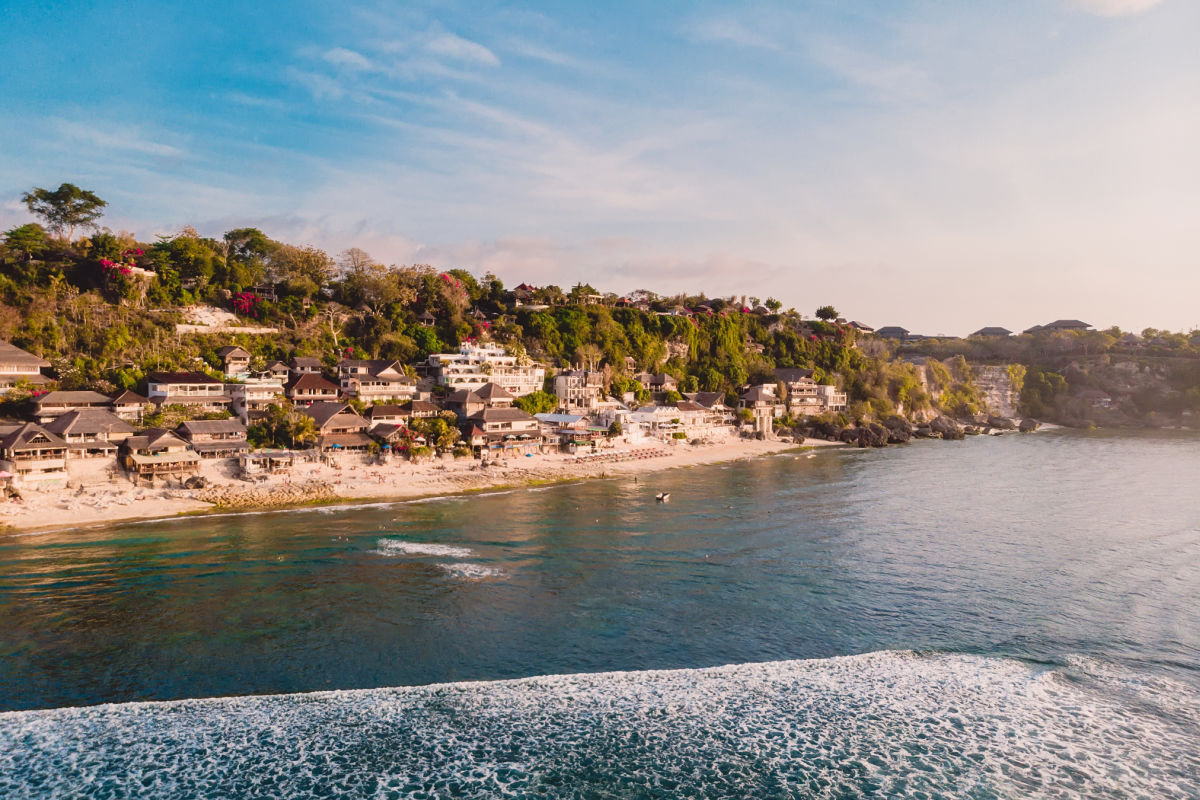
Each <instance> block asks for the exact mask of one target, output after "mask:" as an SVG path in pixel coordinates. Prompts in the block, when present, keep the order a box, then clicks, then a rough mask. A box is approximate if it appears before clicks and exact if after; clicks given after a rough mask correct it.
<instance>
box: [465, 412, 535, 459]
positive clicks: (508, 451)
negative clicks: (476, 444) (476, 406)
mask: <svg viewBox="0 0 1200 800" xmlns="http://www.w3.org/2000/svg"><path fill="white" fill-rule="evenodd" d="M460 427H461V428H462V429H463V430H464V432H466V433H468V434H473V433H474V432H475V431H476V429H477V431H478V433H479V434H482V437H479V436H477V435H471V436H470V438H471V439H472V440H474V439H481V442H482V444H481V447H482V448H486V450H487V451H488V452H489V453H491V454H493V455H521V454H523V453H532V452H536V451H538V450H540V449H541V446H542V432H541V426H540V424H539V423H538V421H537V418H535V417H534V416H533V415H532V414H527V413H525V412H524V411H522V410H521V409H519V408H485V409H484V410H483V411H480V412H479V413H478V414H475V415H473V416H471V417H468V418H467V419H466V420H464V421H462V423H460Z"/></svg>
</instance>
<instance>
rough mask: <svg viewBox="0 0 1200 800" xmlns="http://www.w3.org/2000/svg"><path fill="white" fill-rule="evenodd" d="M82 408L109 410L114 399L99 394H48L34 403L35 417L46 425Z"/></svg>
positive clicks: (61, 392)
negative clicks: (56, 418)
mask: <svg viewBox="0 0 1200 800" xmlns="http://www.w3.org/2000/svg"><path fill="white" fill-rule="evenodd" d="M81 408H98V409H102V410H109V409H111V408H112V398H110V397H109V396H108V395H105V394H100V393H99V392H87V391H81V392H63V391H58V392H47V393H46V394H44V395H42V396H41V397H39V398H38V399H37V400H35V401H34V403H33V415H34V416H35V417H37V421H38V422H40V423H42V424H43V425H45V424H46V423H47V422H49V421H50V420H52V419H54V418H55V417H61V416H62V415H63V414H66V413H67V412H68V411H77V410H79V409H81Z"/></svg>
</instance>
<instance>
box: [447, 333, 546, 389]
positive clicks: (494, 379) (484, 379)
mask: <svg viewBox="0 0 1200 800" xmlns="http://www.w3.org/2000/svg"><path fill="white" fill-rule="evenodd" d="M428 364H429V369H430V372H431V373H432V374H433V377H434V379H435V380H436V381H437V383H438V384H439V385H441V386H448V387H450V388H451V389H478V388H480V387H482V386H483V385H484V384H485V383H494V384H496V385H497V386H500V387H501V388H503V389H504V390H505V391H507V392H508V393H509V394H511V395H512V396H513V397H523V396H524V395H527V394H532V393H533V392H536V391H538V390H540V389H541V388H542V385H543V384H544V383H545V381H546V370H545V368H544V367H540V366H537V365H536V364H528V365H525V364H518V363H517V357H516V356H513V355H509V354H508V353H506V352H505V351H504V348H502V347H499V346H497V345H463V346H462V347H460V348H459V350H458V352H457V353H433V354H431V355H430V356H429V362H428Z"/></svg>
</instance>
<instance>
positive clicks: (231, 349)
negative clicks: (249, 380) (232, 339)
mask: <svg viewBox="0 0 1200 800" xmlns="http://www.w3.org/2000/svg"><path fill="white" fill-rule="evenodd" d="M217 357H218V358H220V359H221V363H222V365H223V366H224V367H225V375H226V377H229V378H233V377H238V376H241V375H245V374H246V373H248V372H249V371H250V353H249V351H247V350H244V349H243V348H241V347H238V346H237V345H229V346H228V347H222V348H221V349H220V350H218V351H217Z"/></svg>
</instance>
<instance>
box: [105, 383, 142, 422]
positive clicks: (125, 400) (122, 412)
mask: <svg viewBox="0 0 1200 800" xmlns="http://www.w3.org/2000/svg"><path fill="white" fill-rule="evenodd" d="M149 405H150V401H149V400H148V399H147V398H145V397H142V396H141V395H140V394H138V393H137V392H131V391H129V390H128V389H126V390H125V391H123V392H121V393H119V394H118V395H117V396H116V397H114V398H113V399H112V411H113V413H114V414H116V415H117V416H118V417H120V418H121V419H123V420H125V421H126V422H141V421H142V417H143V416H144V415H145V413H146V408H147V407H148V406H149Z"/></svg>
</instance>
